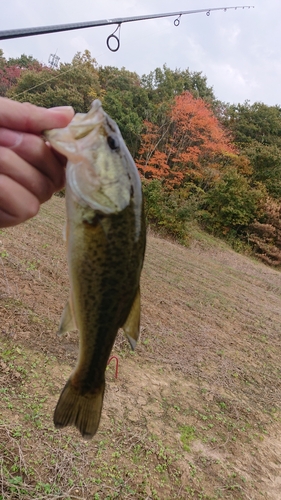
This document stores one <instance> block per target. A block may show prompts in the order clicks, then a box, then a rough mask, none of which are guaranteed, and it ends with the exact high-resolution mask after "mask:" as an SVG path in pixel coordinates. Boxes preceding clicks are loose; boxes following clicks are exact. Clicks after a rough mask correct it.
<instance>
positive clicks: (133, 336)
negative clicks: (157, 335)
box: [122, 288, 140, 351]
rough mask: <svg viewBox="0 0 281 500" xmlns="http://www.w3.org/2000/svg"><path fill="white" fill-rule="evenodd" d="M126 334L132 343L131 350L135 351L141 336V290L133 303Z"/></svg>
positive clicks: (124, 326) (124, 327)
mask: <svg viewBox="0 0 281 500" xmlns="http://www.w3.org/2000/svg"><path fill="white" fill-rule="evenodd" d="M122 328H123V330H124V333H125V335H126V337H127V339H128V341H129V342H130V345H131V348H132V349H133V351H134V350H135V347H136V345H137V341H138V338H139V334H140V289H139V288H138V291H137V293H136V296H135V300H134V302H133V305H132V308H131V310H130V313H129V316H128V318H127V319H126V322H125V323H124V325H123V327H122Z"/></svg>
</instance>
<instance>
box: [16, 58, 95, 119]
mask: <svg viewBox="0 0 281 500" xmlns="http://www.w3.org/2000/svg"><path fill="white" fill-rule="evenodd" d="M99 93H100V85H99V78H98V71H97V65H96V61H95V59H93V58H92V57H91V55H90V53H89V51H85V52H84V53H83V54H81V53H77V54H76V55H75V56H74V58H73V60H72V63H71V64H61V66H60V68H59V69H57V70H54V69H51V68H47V67H45V68H43V69H42V71H40V72H38V71H35V70H33V69H32V70H25V71H24V72H22V74H21V77H20V78H19V80H18V82H17V84H16V85H15V86H14V87H13V88H12V89H11V90H10V91H9V97H12V98H13V99H16V100H18V101H20V102H24V101H28V102H31V103H32V104H36V105H38V106H45V107H47V108H49V107H52V106H64V105H68V106H73V108H74V109H75V111H76V112H80V113H85V112H87V111H88V110H89V107H90V105H91V102H92V101H93V100H94V99H95V98H96V97H98V96H99Z"/></svg>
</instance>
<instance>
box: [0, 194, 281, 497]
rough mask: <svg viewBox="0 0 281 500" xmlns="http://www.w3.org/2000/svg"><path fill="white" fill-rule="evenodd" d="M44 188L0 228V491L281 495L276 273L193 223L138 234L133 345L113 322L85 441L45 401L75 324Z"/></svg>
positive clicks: (52, 392)
mask: <svg viewBox="0 0 281 500" xmlns="http://www.w3.org/2000/svg"><path fill="white" fill-rule="evenodd" d="M63 221H64V202H63V200H61V199H59V198H53V199H52V200H51V202H50V203H48V204H47V205H45V206H44V207H42V210H41V212H40V215H39V216H38V217H37V218H36V219H34V220H32V221H30V222H29V223H27V224H25V225H22V226H19V227H16V228H13V229H9V230H3V231H1V234H0V264H1V277H0V279H1V300H0V315H1V332H2V333H1V345H0V380H1V387H0V393H1V399H0V443H1V444H0V499H2V500H4V499H5V500H8V499H13V500H14V499H26V500H27V499H30V498H36V499H38V500H39V499H42V500H43V499H49V500H50V499H59V498H63V499H76V498H79V499H85V500H86V499H87V500H88V499H89V500H90V499H94V500H102V499H108V500H110V499H114V498H118V499H139V500H140V499H142V500H150V499H155V500H156V499H161V500H162V499H165V500H168V499H189V498H192V499H198V500H199V499H206V500H215V499H219V498H223V499H235V500H240V499H253V500H259V499H268V500H275V499H276V500H277V499H278V500H279V499H280V498H281V479H280V465H281V435H280V431H281V424H280V401H281V390H280V388H281V386H280V376H281V370H280V358H281V340H280V326H281V280H280V273H279V272H278V271H276V270H273V269H270V268H268V267H266V266H264V265H263V264H261V263H258V262H255V261H253V260H250V259H248V258H246V257H243V256H241V255H237V254H235V253H234V252H232V251H231V250H229V249H228V248H227V247H226V246H224V245H223V244H222V243H221V242H217V241H216V240H214V239H212V238H210V237H209V236H204V235H200V241H199V240H198V241H195V242H194V243H193V244H192V246H191V247H190V248H189V249H186V248H183V247H180V246H179V245H176V244H173V243H172V242H169V241H165V240H163V239H159V238H157V237H156V236H154V235H150V236H149V240H148V249H147V256H146V263H145V269H144V273H143V278H142V292H143V293H142V301H143V315H142V335H141V341H140V343H139V346H138V349H137V351H136V353H134V354H132V353H130V352H129V349H128V347H127V344H126V342H125V341H124V339H123V337H122V335H121V334H120V335H119V336H118V339H117V342H116V346H115V350H114V351H115V352H114V353H115V354H117V355H118V357H119V361H120V370H119V376H118V379H117V380H115V378H114V366H113V365H110V366H109V368H108V371H107V391H106V396H105V404H104V411H103V415H102V421H101V426H100V430H99V432H98V434H97V436H96V437H95V438H94V439H93V440H92V441H91V442H89V443H88V442H84V441H82V440H81V439H80V437H79V435H78V434H77V432H76V431H75V430H72V429H65V430H64V431H62V432H61V431H56V430H55V429H54V428H53V425H52V412H53V408H54V406H55V404H56V401H57V398H58V395H59V392H60V390H61V388H62V387H63V385H64V383H65V380H66V379H67V377H68V375H69V373H70V370H71V366H73V365H74V363H75V359H76V356H77V351H78V340H77V334H75V333H72V334H70V335H69V336H68V337H66V338H63V339H58V338H57V337H56V335H55V333H54V332H55V331H56V327H57V324H58V321H59V317H60V313H61V311H62V308H63V306H64V303H65V301H66V299H67V295H68V277H67V270H66V264H65V251H64V243H63V241H62V236H61V234H62V227H63Z"/></svg>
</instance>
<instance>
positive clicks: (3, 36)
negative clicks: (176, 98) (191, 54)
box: [0, 5, 254, 40]
mask: <svg viewBox="0 0 281 500" xmlns="http://www.w3.org/2000/svg"><path fill="white" fill-rule="evenodd" d="M251 8H254V6H253V5H239V6H236V7H214V8H211V9H199V10H186V11H180V12H168V13H166V14H150V15H146V16H133V17H119V18H116V19H103V20H101V21H86V22H82V23H71V24H57V25H53V26H39V27H37V28H36V27H35V28H22V29H12V30H4V31H0V40H9V39H12V38H22V37H27V36H35V35H45V34H48V33H57V32H60V31H71V30H79V29H84V28H95V27H97V26H108V25H111V24H119V25H120V24H122V23H131V22H134V21H146V20H148V19H158V18H161V17H175V16H184V15H187V14H198V13H201V12H206V14H208V15H209V13H210V12H212V11H214V10H224V11H227V10H230V9H235V10H237V9H251Z"/></svg>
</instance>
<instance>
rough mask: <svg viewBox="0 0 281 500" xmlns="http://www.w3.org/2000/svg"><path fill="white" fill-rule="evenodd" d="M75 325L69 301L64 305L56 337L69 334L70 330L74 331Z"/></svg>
mask: <svg viewBox="0 0 281 500" xmlns="http://www.w3.org/2000/svg"><path fill="white" fill-rule="evenodd" d="M76 328H77V327H76V324H75V320H74V316H73V313H72V308H71V305H70V300H68V301H67V303H66V304H65V307H64V310H63V311H62V315H61V319H60V324H59V329H58V332H57V333H58V335H63V334H64V333H66V332H71V331H72V330H76Z"/></svg>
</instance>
